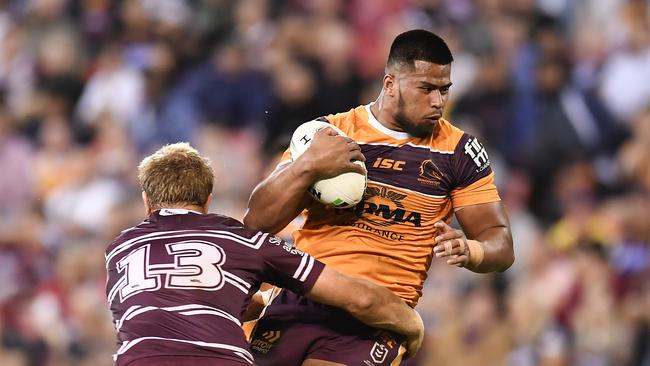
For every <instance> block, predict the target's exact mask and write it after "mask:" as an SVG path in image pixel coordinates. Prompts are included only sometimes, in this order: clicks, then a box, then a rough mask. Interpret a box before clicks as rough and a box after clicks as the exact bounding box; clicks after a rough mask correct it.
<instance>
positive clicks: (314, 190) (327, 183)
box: [289, 121, 368, 208]
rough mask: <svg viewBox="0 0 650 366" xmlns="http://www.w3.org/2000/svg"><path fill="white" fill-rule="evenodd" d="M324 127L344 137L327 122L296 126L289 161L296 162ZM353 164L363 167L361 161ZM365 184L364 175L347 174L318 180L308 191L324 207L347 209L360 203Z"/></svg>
mask: <svg viewBox="0 0 650 366" xmlns="http://www.w3.org/2000/svg"><path fill="white" fill-rule="evenodd" d="M326 127H329V128H332V129H333V130H334V131H336V132H338V133H339V134H340V135H342V136H345V134H344V133H343V131H341V130H340V129H339V128H337V127H336V126H334V125H331V124H329V123H327V122H322V121H310V122H306V123H303V124H302V125H300V126H298V128H297V129H296V130H295V131H294V132H293V135H292V136H291V145H290V146H289V151H290V152H291V159H292V160H296V159H298V157H299V156H300V155H302V154H303V153H304V152H305V151H307V149H308V148H309V146H310V145H311V141H312V140H313V139H314V134H315V133H316V132H317V131H319V130H321V129H323V128H326ZM354 163H355V164H359V165H361V166H364V163H363V162H362V161H355V162H354ZM367 183H368V177H367V175H366V174H359V173H355V172H349V173H343V174H339V175H337V176H336V177H332V178H328V179H322V180H319V181H317V182H316V183H314V184H313V185H312V186H311V187H309V190H308V191H309V193H310V194H311V195H312V197H314V198H315V199H316V200H318V201H320V202H322V203H324V204H326V205H330V206H333V207H337V208H348V207H352V206H354V205H356V204H357V203H359V202H360V201H361V199H362V198H363V193H364V192H365V190H366V185H367Z"/></svg>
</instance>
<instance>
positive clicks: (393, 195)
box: [354, 187, 422, 227]
mask: <svg viewBox="0 0 650 366" xmlns="http://www.w3.org/2000/svg"><path fill="white" fill-rule="evenodd" d="M406 197H407V195H406V194H402V193H398V192H395V191H391V190H389V189H387V188H376V187H368V188H367V189H366V193H365V196H364V199H363V201H361V203H359V204H358V205H357V206H356V207H355V208H354V213H355V214H356V216H357V217H359V218H360V219H362V220H364V221H366V222H369V223H371V224H373V225H377V226H390V225H394V224H411V225H413V226H415V227H420V226H422V217H421V216H422V215H421V214H420V213H419V212H414V211H408V210H406V209H405V208H404V204H403V203H402V200H404V199H405V198H406Z"/></svg>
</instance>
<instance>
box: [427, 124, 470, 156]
mask: <svg viewBox="0 0 650 366" xmlns="http://www.w3.org/2000/svg"><path fill="white" fill-rule="evenodd" d="M468 136H469V135H468V134H467V133H466V132H465V131H463V130H462V129H460V128H459V127H457V126H454V125H453V124H452V123H451V122H450V121H449V120H447V119H444V118H440V119H439V120H438V125H437V126H436V129H435V132H434V134H433V136H432V138H431V142H430V147H431V148H432V149H433V150H440V151H449V152H453V151H455V150H456V148H457V146H458V145H459V144H460V143H461V142H462V140H465V139H467V137H468Z"/></svg>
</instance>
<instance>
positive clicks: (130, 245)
mask: <svg viewBox="0 0 650 366" xmlns="http://www.w3.org/2000/svg"><path fill="white" fill-rule="evenodd" d="M323 268H324V265H323V264H322V263H321V262H319V261H317V260H315V259H314V258H313V257H311V256H309V255H308V254H305V253H303V252H301V251H299V250H297V249H295V248H293V247H292V246H291V245H289V244H287V243H285V242H283V241H282V240H280V239H278V238H276V237H274V236H272V235H269V234H265V233H261V232H256V231H251V230H247V229H245V228H244V227H243V225H242V224H241V223H240V222H238V221H237V220H234V219H231V218H229V217H225V216H220V215H214V214H206V215H203V214H199V213H195V212H191V211H186V210H171V209H163V210H160V211H157V212H154V213H153V214H152V215H151V216H150V217H149V218H148V219H147V220H145V221H144V222H142V223H141V224H139V225H138V226H135V227H133V228H131V229H128V230H125V231H123V232H122V233H121V234H120V236H118V237H117V238H116V239H115V240H114V241H113V242H112V243H111V244H110V245H109V246H108V248H107V249H106V270H107V271H108V279H107V284H106V294H107V298H108V303H109V304H110V307H111V312H112V313H113V321H114V324H115V328H116V329H117V332H118V333H117V338H118V350H117V352H116V354H115V355H114V359H115V361H116V362H117V364H118V365H126V364H128V363H129V362H131V361H133V360H136V359H141V358H145V357H152V356H164V355H174V356H183V355H187V356H194V357H197V356H198V357H210V358H217V359H222V360H224V362H226V361H225V360H229V362H230V363H241V364H252V363H253V357H252V356H251V354H250V351H249V346H248V343H247V342H246V339H245V336H244V333H243V331H242V329H241V321H240V319H241V315H242V314H243V312H244V310H245V309H246V307H247V306H248V304H249V302H250V298H251V295H252V294H254V293H255V292H256V291H257V289H258V288H259V285H260V283H261V282H268V283H271V284H274V285H276V286H280V287H285V288H287V289H290V290H292V291H295V292H297V293H305V292H307V291H309V290H310V289H311V288H312V286H313V285H314V283H315V282H316V279H317V278H318V276H319V275H320V273H321V272H322V270H323Z"/></svg>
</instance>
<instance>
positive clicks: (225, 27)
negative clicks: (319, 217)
mask: <svg viewBox="0 0 650 366" xmlns="http://www.w3.org/2000/svg"><path fill="white" fill-rule="evenodd" d="M418 27H422V28H427V29H431V30H433V31H435V32H436V33H438V34H440V35H441V36H443V38H444V39H446V40H447V42H448V43H449V45H450V47H451V49H452V50H453V53H454V58H455V61H454V63H453V66H452V81H453V82H454V85H453V87H452V88H451V93H450V102H449V106H450V108H449V110H448V111H447V112H448V114H449V119H450V120H451V121H452V122H453V123H455V124H459V125H462V126H463V127H465V128H467V129H468V130H470V131H472V133H475V134H476V135H479V136H480V137H481V139H482V140H483V142H484V144H485V145H486V146H487V147H488V149H489V151H490V154H491V156H490V158H491V160H492V162H493V164H502V165H504V166H503V168H502V169H499V171H500V172H502V174H501V175H498V176H497V177H496V179H497V183H498V184H499V185H500V186H501V188H502V189H501V191H502V192H503V197H502V198H503V200H504V202H505V204H506V207H507V209H508V210H509V213H510V218H511V220H512V222H511V225H512V231H513V234H514V237H515V240H514V241H515V251H516V257H517V260H516V261H515V264H514V266H513V267H512V268H511V269H510V270H509V271H508V272H506V273H505V274H502V275H496V276H474V275H470V274H468V273H465V272H464V271H460V270H457V269H456V268H450V267H448V266H446V265H444V264H443V263H440V262H439V261H437V260H436V259H435V258H434V259H433V260H432V265H431V270H430V273H429V279H428V280H427V282H426V283H425V289H424V296H423V297H422V299H421V300H420V303H419V305H418V310H419V311H420V312H421V313H422V316H423V318H424V320H425V323H426V325H427V333H428V334H427V340H426V344H425V348H424V349H423V351H422V353H421V354H420V355H419V356H418V357H417V358H416V359H414V360H410V361H408V363H406V364H407V365H409V366H414V365H423V366H424V365H427V366H428V365H437V364H445V365H452V366H453V365H472V364H490V365H513V366H514V365H517V366H529V365H530V366H534V365H535V366H536V365H544V366H547V365H567V366H568V365H579V366H582V365H586V366H591V365H630V366H646V365H648V364H650V363H649V362H650V311H649V310H648V309H650V286H649V285H648V283H650V281H649V280H650V220H649V219H648V217H650V194H649V192H650V164H649V163H648V156H650V143H649V142H650V88H649V87H648V85H649V84H648V82H647V80H650V5H649V4H648V2H647V1H643V0H593V1H563V0H516V1H505V0H399V1H387V0H353V1H342V0H290V1H280V0H244V1H234V0H195V1H190V0H165V1H162V0H129V1H125V0H117V1H108V0H77V1H72V0H26V1H19V0H4V1H2V0H0V172H2V174H0V218H2V220H0V283H2V286H0V365H3V366H4V365H8V366H13V365H16V366H18V365H19V366H23V365H34V366H44V365H47V366H58V365H81V366H86V365H87V366H91V365H92V366H97V365H110V364H112V361H111V357H110V355H111V353H112V352H113V351H114V337H115V333H114V329H113V325H112V324H111V323H110V317H109V314H108V310H107V309H106V308H105V299H104V295H103V292H104V285H105V283H104V274H103V265H104V264H103V258H102V255H101V253H102V252H103V246H104V245H105V244H106V243H105V241H106V240H107V238H111V237H114V236H115V234H116V233H117V232H119V231H120V230H122V229H123V228H125V227H129V226H133V225H134V224H136V223H137V222H138V221H139V220H141V219H142V207H141V205H140V198H139V193H140V189H139V187H138V186H137V179H136V177H135V166H136V165H137V163H138V161H139V159H140V158H141V157H142V156H143V154H146V153H148V152H149V151H150V150H152V149H154V148H158V147H159V145H160V144H163V143H167V142H175V141H179V140H189V141H192V142H194V143H195V144H196V145H197V146H198V147H199V148H200V149H201V151H203V152H204V153H205V154H206V155H208V156H209V157H210V158H211V161H212V165H213V168H214V169H215V172H216V177H217V184H216V187H215V192H214V194H215V199H214V205H215V208H217V209H218V210H219V211H221V212H225V213H227V214H229V215H231V216H234V217H241V216H242V215H243V213H244V211H245V209H246V202H247V198H248V195H249V194H250V191H251V189H252V188H253V187H254V185H255V184H256V183H257V182H258V181H259V180H260V179H262V178H263V177H264V176H265V175H266V174H268V172H270V171H271V170H273V168H274V167H275V161H276V159H277V156H278V154H279V153H281V152H282V151H284V149H285V148H286V146H287V143H288V141H289V136H290V134H291V133H292V132H293V130H294V129H295V127H296V126H298V125H299V124H300V123H302V122H305V121H308V120H311V119H313V118H316V117H319V116H321V115H322V113H330V112H338V111H345V110H347V109H349V108H350V107H351V106H354V105H357V104H358V103H360V102H361V103H368V102H371V101H372V99H374V96H375V95H376V94H377V93H378V92H379V89H380V88H381V78H382V77H383V72H384V60H385V55H386V53H387V52H388V46H389V44H390V41H391V40H392V39H393V37H394V36H395V35H396V34H397V33H399V32H400V31H403V30H405V29H409V28H418ZM300 222H301V221H300V218H298V219H296V220H295V221H294V223H292V225H299V224H300ZM282 235H283V236H284V237H285V238H288V236H289V230H285V231H284V232H283V233H282Z"/></svg>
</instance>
